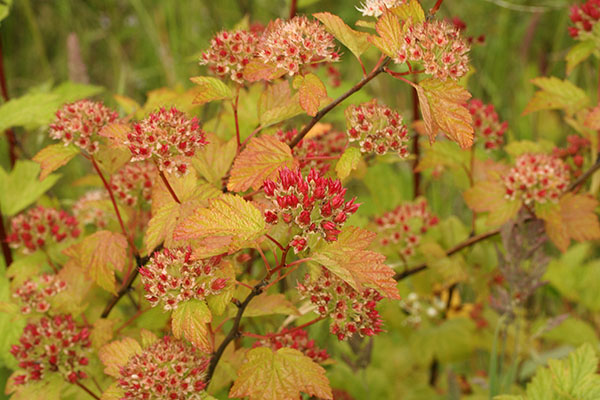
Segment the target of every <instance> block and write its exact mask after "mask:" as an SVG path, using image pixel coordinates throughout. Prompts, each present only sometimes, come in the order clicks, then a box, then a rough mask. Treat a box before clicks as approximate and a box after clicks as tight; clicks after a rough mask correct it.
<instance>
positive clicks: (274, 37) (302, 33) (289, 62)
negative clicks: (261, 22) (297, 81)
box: [257, 16, 340, 75]
mask: <svg viewBox="0 0 600 400" xmlns="http://www.w3.org/2000/svg"><path fill="white" fill-rule="evenodd" d="M257 54H258V59H259V60H261V61H263V62H265V63H267V64H273V65H275V66H276V67H277V68H280V69H282V70H285V71H287V72H288V74H289V75H295V74H297V73H298V72H300V68H301V67H302V66H304V65H308V64H314V63H318V62H332V61H339V59H340V55H339V54H338V53H337V51H336V50H335V41H334V38H333V35H331V34H330V33H328V32H327V31H326V30H325V28H324V27H323V25H321V23H319V21H311V20H309V19H308V18H306V17H304V16H297V17H294V18H292V19H290V20H282V19H277V20H275V21H273V22H271V23H270V24H269V26H267V29H266V30H265V32H264V33H263V36H262V38H261V39H260V42H259V45H258V51H257Z"/></svg>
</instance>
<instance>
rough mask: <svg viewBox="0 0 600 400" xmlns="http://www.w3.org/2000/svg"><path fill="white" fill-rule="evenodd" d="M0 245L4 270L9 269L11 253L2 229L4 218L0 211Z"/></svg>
mask: <svg viewBox="0 0 600 400" xmlns="http://www.w3.org/2000/svg"><path fill="white" fill-rule="evenodd" d="M0 244H1V245H2V255H3V256H4V264H6V268H8V267H10V264H12V262H13V258H12V251H11V250H10V246H9V245H8V241H7V235H6V230H5V228H4V216H3V215H2V212H1V211H0Z"/></svg>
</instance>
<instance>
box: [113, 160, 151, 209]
mask: <svg viewBox="0 0 600 400" xmlns="http://www.w3.org/2000/svg"><path fill="white" fill-rule="evenodd" d="M156 176H157V171H156V166H155V165H154V164H153V163H151V162H149V161H142V162H137V163H127V164H125V165H124V166H123V168H121V169H120V170H119V171H117V173H116V174H114V175H113V176H111V178H110V187H111V189H112V190H113V193H114V194H115V197H116V198H117V200H119V201H121V202H123V203H124V204H127V205H128V206H135V205H136V204H137V202H138V200H139V199H141V200H143V201H145V202H150V200H151V198H152V183H153V182H154V179H155V178H156Z"/></svg>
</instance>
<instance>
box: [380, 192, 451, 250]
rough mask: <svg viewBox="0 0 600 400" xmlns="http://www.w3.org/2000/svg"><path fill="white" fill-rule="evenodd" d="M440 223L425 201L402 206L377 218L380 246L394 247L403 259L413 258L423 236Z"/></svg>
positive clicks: (421, 200)
mask: <svg viewBox="0 0 600 400" xmlns="http://www.w3.org/2000/svg"><path fill="white" fill-rule="evenodd" d="M438 221H439V220H438V218H437V216H435V215H433V214H431V212H430V211H429V209H428V207H427V200H425V199H420V200H417V201H415V202H413V203H404V204H401V205H399V206H398V207H396V208H395V209H394V210H393V211H388V212H386V213H384V214H383V215H382V216H380V217H377V218H375V226H376V231H377V237H378V239H379V244H380V245H381V246H383V247H387V246H390V245H393V247H394V249H396V250H397V251H399V252H401V254H402V256H403V257H405V258H408V257H411V256H413V255H415V253H416V248H417V246H418V244H419V242H420V241H421V235H422V234H424V233H425V232H427V230H428V229H429V228H431V227H433V226H435V225H437V223H438Z"/></svg>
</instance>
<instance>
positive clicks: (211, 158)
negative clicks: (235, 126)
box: [192, 133, 237, 190]
mask: <svg viewBox="0 0 600 400" xmlns="http://www.w3.org/2000/svg"><path fill="white" fill-rule="evenodd" d="M206 139H207V140H208V144H207V145H205V146H202V148H200V149H198V150H196V155H195V156H194V158H193V159H192V164H193V166H194V168H195V169H196V170H197V171H198V172H199V173H200V175H202V176H203V177H204V179H206V180H207V181H208V182H209V183H212V184H213V185H214V186H215V187H216V188H218V189H219V190H220V189H221V186H222V185H223V182H222V178H223V177H224V176H225V175H226V174H227V172H228V171H229V168H230V167H231V163H233V159H234V158H235V156H236V153H237V143H236V139H235V138H232V139H231V140H229V141H228V142H224V141H222V140H221V139H219V137H218V136H217V135H215V134H214V133H208V134H207V135H206Z"/></svg>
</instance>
